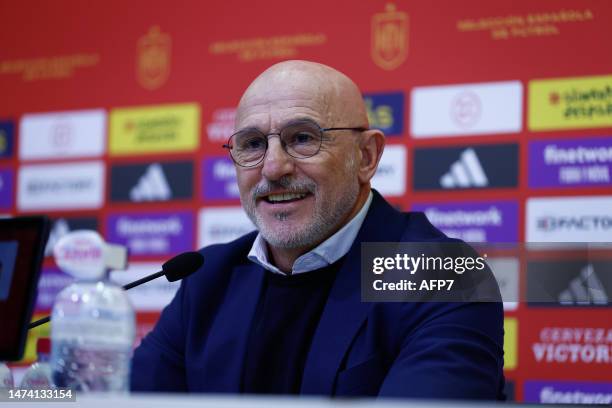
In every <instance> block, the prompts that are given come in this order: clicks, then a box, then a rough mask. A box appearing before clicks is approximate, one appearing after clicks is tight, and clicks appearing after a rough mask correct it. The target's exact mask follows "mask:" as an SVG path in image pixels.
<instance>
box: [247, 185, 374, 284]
mask: <svg viewBox="0 0 612 408" xmlns="http://www.w3.org/2000/svg"><path fill="white" fill-rule="evenodd" d="M372 196H373V195H372V192H371V191H370V194H369V195H368V199H367V200H366V202H365V204H364V205H363V206H362V207H361V209H360V210H359V212H358V213H357V214H356V215H355V216H354V217H353V218H352V219H351V220H350V221H349V222H348V223H346V224H345V225H344V226H343V227H342V228H340V229H339V230H338V231H336V233H335V234H334V235H332V236H331V237H329V238H327V239H326V240H325V241H323V242H321V243H320V244H319V245H318V246H317V247H316V248H314V249H312V250H311V251H309V252H306V253H305V254H303V255H302V256H300V257H299V258H298V259H296V260H295V262H294V263H293V268H292V271H291V274H292V275H296V274H298V273H305V272H310V271H314V270H316V269H321V268H324V267H326V266H328V265H331V264H333V263H334V262H336V261H337V260H338V259H340V258H342V257H343V256H344V255H346V253H347V252H348V251H349V249H351V246H352V245H353V241H355V238H356V237H357V233H358V232H359V229H360V228H361V225H362V224H363V220H364V219H365V216H366V214H367V213H368V210H369V208H370V204H371V203H372ZM247 257H248V259H249V260H250V261H252V262H255V263H256V264H258V265H260V266H261V267H263V268H264V269H266V270H268V271H270V272H274V273H279V274H282V275H285V273H284V272H282V271H281V270H280V269H278V268H277V267H276V266H274V265H272V264H271V263H270V262H269V260H268V247H267V245H266V241H265V239H264V238H263V236H262V235H261V233H258V234H257V236H256V237H255V241H254V242H253V246H252V247H251V250H250V251H249V254H248V255H247Z"/></svg>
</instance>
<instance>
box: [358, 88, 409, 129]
mask: <svg viewBox="0 0 612 408" xmlns="http://www.w3.org/2000/svg"><path fill="white" fill-rule="evenodd" d="M363 100H364V102H365V105H366V109H367V112H368V121H369V122H370V127H371V128H374V129H380V130H382V131H383V132H384V133H385V135H386V136H401V135H402V134H403V133H404V93H403V92H389V93H371V94H364V95H363Z"/></svg>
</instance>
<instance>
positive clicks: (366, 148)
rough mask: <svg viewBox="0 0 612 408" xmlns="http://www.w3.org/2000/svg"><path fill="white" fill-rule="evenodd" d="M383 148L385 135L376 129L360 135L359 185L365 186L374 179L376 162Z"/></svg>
mask: <svg viewBox="0 0 612 408" xmlns="http://www.w3.org/2000/svg"><path fill="white" fill-rule="evenodd" d="M384 148H385V135H384V133H383V132H381V131H380V130H378V129H371V130H366V131H365V132H363V133H362V134H361V140H360V143H359V150H360V151H361V162H360V163H359V170H358V177H359V183H360V184H365V183H368V182H369V181H370V179H371V178H372V177H374V173H376V168H377V167H378V162H379V161H380V157H381V156H382V153H383V150H384Z"/></svg>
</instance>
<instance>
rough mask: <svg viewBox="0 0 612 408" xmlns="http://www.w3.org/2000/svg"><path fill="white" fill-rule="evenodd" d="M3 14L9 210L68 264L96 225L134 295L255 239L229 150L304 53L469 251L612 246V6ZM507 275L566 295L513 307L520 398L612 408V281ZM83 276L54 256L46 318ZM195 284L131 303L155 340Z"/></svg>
mask: <svg viewBox="0 0 612 408" xmlns="http://www.w3.org/2000/svg"><path fill="white" fill-rule="evenodd" d="M0 16H2V25H0V90H1V91H0V92H1V93H0V94H1V96H2V97H1V98H0V212H1V213H2V215H6V216H11V215H23V214H41V213H42V214H47V215H49V216H50V217H51V218H52V220H53V227H52V232H51V238H50V243H49V246H48V248H51V247H52V245H53V243H54V242H56V241H57V239H59V238H60V237H61V236H63V235H64V234H65V233H67V232H68V231H72V230H75V229H83V228H85V229H95V230H98V231H99V232H100V233H101V234H102V235H103V236H104V237H105V239H106V240H107V241H109V242H113V243H121V244H124V245H127V246H128V248H129V251H130V267H129V269H128V271H121V272H116V273H114V278H115V279H116V280H117V281H119V282H122V283H126V282H128V281H131V280H133V279H136V278H138V277H140V276H142V275H144V274H147V273H151V272H154V271H157V270H158V269H159V266H160V264H161V263H162V262H163V261H164V260H166V259H168V258H170V257H171V256H173V255H175V254H177V253H180V252H183V251H188V250H192V249H194V248H199V247H202V246H205V245H209V244H212V243H217V242H225V241H229V240H232V239H233V238H235V237H237V236H239V235H242V234H244V233H245V232H248V231H250V230H251V229H253V226H252V224H251V223H250V222H249V221H248V219H247V218H246V216H245V215H244V214H243V212H242V210H241V208H240V203H239V200H238V198H237V197H238V192H237V187H236V185H235V172H234V168H233V164H232V162H231V160H230V158H229V156H228V155H227V154H226V152H225V151H224V150H223V149H222V148H221V145H222V144H223V143H224V142H225V141H226V140H227V139H228V137H229V136H230V135H231V133H232V130H233V117H234V109H235V106H236V104H237V102H238V100H239V98H240V95H241V93H242V91H243V90H244V89H245V88H246V86H247V85H248V84H249V83H250V82H251V81H252V80H253V79H254V78H255V76H256V75H258V74H259V73H260V72H261V71H263V70H264V69H265V68H267V67H268V66H270V65H272V64H274V63H276V62H279V61H281V60H286V59H306V60H313V61H318V62H322V63H325V64H328V65H330V66H332V67H335V68H337V69H339V70H340V71H342V72H344V73H346V74H347V75H348V76H349V77H351V78H352V79H354V80H355V81H356V82H357V84H358V85H359V86H360V88H361V89H362V91H363V93H364V99H365V102H366V104H367V107H368V112H369V118H370V125H371V126H372V127H377V128H380V129H382V130H383V131H384V132H385V134H386V135H387V147H386V149H385V153H384V155H383V159H382V162H381V164H380V167H379V170H378V172H377V174H376V176H375V179H374V182H373V184H374V187H375V188H377V189H378V190H379V191H380V192H381V193H382V194H383V195H384V196H385V197H387V198H388V199H389V200H390V201H391V202H392V203H394V204H395V205H396V206H398V207H399V208H401V209H403V210H418V211H425V212H426V214H427V215H428V217H429V218H430V220H431V221H432V222H433V223H434V224H435V225H437V226H438V227H439V228H441V229H442V230H444V231H445V232H447V233H448V234H449V235H452V236H456V237H460V238H463V239H465V240H466V241H468V242H527V241H529V242H609V241H612V189H611V187H612V178H611V174H610V170H611V166H612V164H611V163H612V133H611V131H612V52H610V41H609V40H610V38H611V36H612V24H611V21H612V4H611V3H610V2H609V1H604V0H600V1H597V0H590V1H586V0H580V1H579V0H567V1H561V0H559V1H539V2H537V1H531V0H514V1H496V2H491V1H486V0H463V1H453V0H431V1H427V2H424V1H421V2H417V1H393V2H387V1H359V2H357V1H334V2H330V1H324V0H309V1H307V2H292V3H291V4H288V3H287V2H284V1H280V0H269V1H258V2H247V1H238V0H225V1H223V2H216V3H213V2H204V1H195V0H193V1H179V2H167V1H159V0H148V1H140V0H138V1H136V0H133V1H129V2H126V1H116V0H113V1H88V2H84V1H77V0H74V1H67V0H62V1H53V2H51V1H37V2H34V1H15V0H3V1H2V2H1V3H0ZM347 125H350V124H347ZM48 254H50V252H48ZM505 262H507V264H506V265H507V269H508V270H509V272H508V275H507V276H506V279H504V280H502V281H501V284H502V292H503V293H504V296H505V298H506V299H517V298H518V297H519V296H520V293H522V292H525V291H527V290H536V289H533V288H528V282H529V276H530V275H531V274H538V273H540V274H543V273H546V274H555V273H556V274H558V277H555V278H554V279H555V280H556V281H557V282H558V287H555V288H552V289H550V290H552V291H554V292H555V293H553V294H552V295H553V297H554V298H555V299H558V300H559V301H558V302H557V303H553V304H548V305H546V306H542V305H530V304H525V303H521V302H507V303H506V304H505V314H506V320H505V336H506V337H505V373H506V377H507V379H508V394H509V397H510V398H511V399H515V400H517V401H533V402H546V401H547V399H550V398H552V397H551V396H552V395H554V393H555V392H581V393H584V394H585V395H595V394H598V393H599V394H601V393H604V394H605V395H610V394H611V393H612V376H611V374H610V373H611V370H610V367H611V364H612V318H611V313H610V308H609V307H610V300H609V297H610V296H612V277H611V276H612V273H610V270H609V269H608V270H604V269H605V265H604V266H603V267H602V266H601V265H599V264H596V265H593V264H592V263H589V262H583V261H581V260H576V261H573V262H566V261H559V260H555V259H551V260H550V261H549V262H548V264H547V267H538V268H530V267H529V265H526V264H524V263H521V262H518V261H516V260H513V259H506V260H505ZM598 265H599V266H598ZM607 265H608V268H609V265H610V264H609V263H608V264H607ZM600 269H601V270H600ZM585 271H589V276H590V277H592V276H595V278H594V279H597V282H598V284H599V285H600V287H601V290H603V293H604V297H603V298H602V297H601V296H600V297H599V298H598V300H597V301H593V299H592V297H590V296H588V295H584V294H583V291H581V288H583V287H584V286H585V285H586V284H585V283H584V279H585V278H584V276H585ZM593 271H594V272H593ZM70 281H71V278H70V277H69V276H68V275H66V274H64V273H62V272H61V271H60V270H59V269H58V268H57V267H56V266H55V265H54V263H53V260H52V258H51V257H48V258H46V259H45V263H44V270H43V273H42V278H41V280H40V284H39V294H38V301H37V305H36V315H35V318H37V317H41V316H44V315H46V314H48V313H49V312H50V308H51V306H52V303H53V299H54V297H55V295H56V294H57V293H58V292H59V291H60V290H61V289H62V288H63V287H64V286H66V285H67V284H68V283H69V282H70ZM176 288H177V286H176V285H175V284H169V283H164V282H162V281H161V280H157V281H154V282H150V283H148V284H147V285H144V286H142V287H140V288H139V289H138V290H134V291H132V292H130V297H131V299H132V302H133V304H134V306H135V308H136V310H137V313H138V329H137V332H138V337H139V338H141V337H142V336H143V335H145V334H146V333H147V332H148V331H149V330H150V329H151V328H152V326H153V325H154V324H155V322H156V320H157V318H158V315H159V311H160V310H161V308H163V307H164V305H165V304H167V303H168V302H169V300H170V299H171V298H172V296H173V294H174V292H175V291H176ZM602 299H603V301H602ZM48 334H49V325H46V326H42V327H39V328H37V329H36V330H34V331H33V332H31V333H30V338H29V339H28V346H27V351H26V357H25V359H24V361H23V362H21V363H20V364H18V369H19V367H20V366H23V367H25V366H26V365H27V364H28V363H29V362H31V361H32V360H33V359H34V358H35V343H36V338H37V337H38V336H47V335H48Z"/></svg>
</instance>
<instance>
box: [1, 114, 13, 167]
mask: <svg viewBox="0 0 612 408" xmlns="http://www.w3.org/2000/svg"><path fill="white" fill-rule="evenodd" d="M14 137H15V124H14V123H13V122H12V121H0V159H6V158H8V157H11V156H12V155H13V143H14V142H13V141H14Z"/></svg>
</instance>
